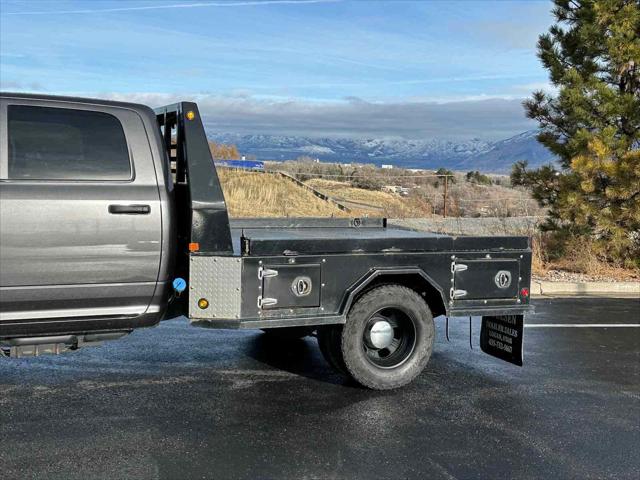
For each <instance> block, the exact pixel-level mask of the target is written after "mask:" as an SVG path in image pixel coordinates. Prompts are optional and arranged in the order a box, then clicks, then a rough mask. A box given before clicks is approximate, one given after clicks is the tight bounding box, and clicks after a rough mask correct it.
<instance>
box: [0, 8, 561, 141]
mask: <svg viewBox="0 0 640 480" xmlns="http://www.w3.org/2000/svg"><path fill="white" fill-rule="evenodd" d="M550 8H551V6H550V4H549V3H548V2H547V1H514V2H509V1H501V2H484V1H457V2H446V1H432V2H427V1H422V2H403V1H300V2H296V1H293V0H265V1H240V0H238V1H229V2H223V1H217V2H212V1H207V0H184V1H183V0H169V1H162V0H146V1H138V0H132V1H124V0H120V1H114V0H111V1H102V0H94V1H75V0H74V1H65V0H41V1H37V0H36V1H34V0H32V1H28V2H27V1H19V0H0V87H1V88H2V89H3V90H10V91H16V90H18V91H42V92H47V93H67V94H80V95H88V96H99V97H108V98H119V99H132V100H135V101H142V102H146V103H150V104H152V105H158V104H161V103H163V102H165V101H173V100H175V99H196V100H198V101H199V102H200V103H201V104H202V109H203V110H204V111H205V113H206V114H207V120H208V123H209V126H210V128H213V129H216V130H220V131H237V132H240V133H282V134H306V135H313V134H316V135H359V136H362V135H372V136H373V135H375V136H381V135H382V136H390V137H392V136H402V137H409V138H429V137H447V138H469V137H472V136H478V137H481V138H487V139H492V138H504V137H505V136H508V134H510V133H513V134H515V133H518V132H521V131H523V130H526V129H527V128H531V127H532V126H533V124H532V123H530V122H529V121H527V120H526V119H525V118H524V115H523V114H522V108H521V107H520V102H521V99H522V98H524V97H526V96H527V95H529V94H530V92H531V91H532V90H533V89H536V88H546V85H547V75H546V73H545V71H544V70H543V69H542V67H541V66H540V64H539V61H538V59H537V58H536V55H535V43H536V39H537V36H538V35H539V34H540V33H542V32H543V31H545V30H546V29H547V28H548V27H549V25H550V24H551V16H550V13H549V12H550ZM454 115H455V116H454Z"/></svg>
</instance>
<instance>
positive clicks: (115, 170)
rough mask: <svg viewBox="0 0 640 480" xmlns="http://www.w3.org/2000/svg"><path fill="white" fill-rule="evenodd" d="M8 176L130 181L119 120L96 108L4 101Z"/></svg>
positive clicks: (17, 177)
mask: <svg viewBox="0 0 640 480" xmlns="http://www.w3.org/2000/svg"><path fill="white" fill-rule="evenodd" d="M7 113H8V115H7V117H8V136H9V149H8V151H9V178H11V179H23V180H27V179H28V180H130V179H131V161H130V159H129V150H128V148H127V141H126V139H125V136H124V131H123V129H122V125H121V124H120V121H119V120H118V119H117V118H116V117H114V116H113V115H109V114H107V113H102V112H90V111H85V110H73V109H66V108H50V107H34V106H26V105H9V107H8V112H7Z"/></svg>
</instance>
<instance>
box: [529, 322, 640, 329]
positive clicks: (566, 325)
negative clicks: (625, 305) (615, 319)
mask: <svg viewBox="0 0 640 480" xmlns="http://www.w3.org/2000/svg"><path fill="white" fill-rule="evenodd" d="M554 327H558V328H609V327H612V328H637V327H640V323H528V324H526V325H525V328H554Z"/></svg>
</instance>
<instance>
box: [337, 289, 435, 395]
mask: <svg viewBox="0 0 640 480" xmlns="http://www.w3.org/2000/svg"><path fill="white" fill-rule="evenodd" d="M434 340H435V327H434V324H433V315H432V313H431V310H430V309H429V307H428V305H427V303H426V302H425V301H424V299H423V298H422V297H421V296H420V295H418V293H416V292H415V291H413V290H411V289H409V288H406V287H403V286H400V285H384V286H381V287H377V288H375V289H373V290H371V291H369V292H367V293H365V294H364V295H363V296H362V297H360V298H359V299H358V300H357V301H356V303H355V304H354V305H353V307H352V308H351V310H350V311H349V314H348V315H347V323H346V324H345V325H344V328H343V329H342V342H341V347H342V357H343V359H344V362H345V366H346V368H347V370H348V372H349V374H350V375H351V376H352V377H353V378H354V380H355V381H356V382H358V383H359V384H361V385H363V386H365V387H367V388H371V389H374V390H390V389H393V388H398V387H402V386H404V385H407V384H408V383H410V382H411V381H412V380H413V379H414V378H416V377H417V376H418V375H419V374H420V372H422V370H423V369H424V367H425V366H426V365H427V362H428V361H429V358H430V357H431V352H432V351H433V344H434ZM383 345H384V346H383Z"/></svg>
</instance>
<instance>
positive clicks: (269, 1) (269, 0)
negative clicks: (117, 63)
mask: <svg viewBox="0 0 640 480" xmlns="http://www.w3.org/2000/svg"><path fill="white" fill-rule="evenodd" d="M336 1H338V0H263V1H260V0H257V1H239V2H195V3H174V4H169V5H166V4H165V5H143V6H137V7H113V8H96V9H83V10H35V11H31V12H30V11H22V12H6V13H4V15H61V14H65V15H68V14H86V13H119V12H134V11H140V10H168V9H176V8H205V7H224V8H229V7H255V6H263V5H283V4H288V5H294V4H300V5H304V4H311V3H329V2H336Z"/></svg>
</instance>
